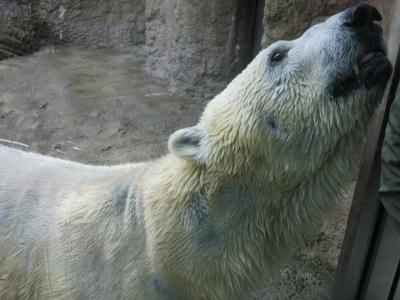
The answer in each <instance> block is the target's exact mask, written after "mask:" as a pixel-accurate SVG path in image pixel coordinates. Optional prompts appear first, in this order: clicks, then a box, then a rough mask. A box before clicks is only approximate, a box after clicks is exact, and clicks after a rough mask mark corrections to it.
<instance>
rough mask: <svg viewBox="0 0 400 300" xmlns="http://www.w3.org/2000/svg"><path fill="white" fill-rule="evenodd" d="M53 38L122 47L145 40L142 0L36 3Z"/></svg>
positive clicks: (81, 0)
mask: <svg viewBox="0 0 400 300" xmlns="http://www.w3.org/2000/svg"><path fill="white" fill-rule="evenodd" d="M37 1H39V2H38V7H37V9H38V11H39V15H40V18H41V19H43V20H46V23H47V24H48V26H49V29H50V32H51V34H52V37H53V39H55V40H57V41H64V42H69V43H76V44H81V45H87V46H91V47H121V46H132V45H137V44H140V43H143V42H144V40H145V18H144V11H145V6H144V0H118V1H110V0H97V1H93V0H37Z"/></svg>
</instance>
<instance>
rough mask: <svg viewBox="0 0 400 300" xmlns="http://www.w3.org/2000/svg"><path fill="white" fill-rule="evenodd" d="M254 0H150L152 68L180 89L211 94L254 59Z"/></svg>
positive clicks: (148, 27) (148, 20)
mask: <svg viewBox="0 0 400 300" xmlns="http://www.w3.org/2000/svg"><path fill="white" fill-rule="evenodd" d="M254 16H255V1H240V0H204V1H198V0H197V1H195V0H192V1H188V0H186V1H185V0H146V46H147V49H148V63H147V68H148V70H149V71H150V73H151V74H153V75H154V76H155V77H157V78H160V79H164V80H167V81H168V82H169V85H170V87H171V88H172V89H173V90H175V91H185V92H188V93H189V94H191V95H195V96H199V97H205V98H208V97H210V96H213V95H215V94H216V93H217V92H219V91H221V90H222V89H223V88H224V87H225V86H226V84H227V83H228V82H229V81H230V80H231V79H232V78H233V77H234V76H235V75H236V74H237V73H239V72H240V71H241V70H242V69H243V68H244V67H245V66H246V65H247V63H248V62H249V61H250V59H251V47H252V39H253V27H254Z"/></svg>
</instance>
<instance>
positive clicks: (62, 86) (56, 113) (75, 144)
mask: <svg viewBox="0 0 400 300" xmlns="http://www.w3.org/2000/svg"><path fill="white" fill-rule="evenodd" d="M143 53H144V52H143V51H142V49H141V48H140V47H138V48H129V49H124V50H115V49H113V50H111V49H96V50H88V49H84V48H78V47H68V48H54V47H49V48H46V49H43V50H41V51H40V52H38V53H36V54H35V55H31V56H25V57H18V58H13V59H8V60H5V61H2V62H0V143H1V144H4V145H7V146H10V147H16V148H20V149H23V150H27V151H34V152H39V153H42V154H47V155H51V156H56V157H60V158H64V159H70V160H75V161H80V162H84V163H91V164H103V165H109V164H117V163H124V162H133V161H143V160H149V159H153V158H156V157H159V156H161V155H163V154H165V153H166V152H167V146H166V145H167V140H168V137H169V135H170V134H171V133H173V132H174V131H175V130H176V129H178V128H183V127H187V126H191V125H194V124H195V123H196V122H197V119H198V117H199V116H200V113H201V111H202V110H203V108H204V106H205V104H206V102H205V101H202V100H199V99H193V98H190V97H185V96H177V95H174V94H171V93H170V92H168V91H167V89H166V87H165V86H163V85H162V84H160V83H157V82H155V81H154V80H152V79H151V78H150V77H149V76H148V75H147V74H146V73H145V72H143V63H144V55H143ZM351 195H352V188H351V186H350V187H349V191H348V192H347V193H344V195H343V197H340V199H339V200H338V205H337V206H336V208H335V210H334V211H332V212H331V214H330V215H329V216H327V217H326V220H325V222H324V225H323V226H322V230H321V231H320V232H319V233H316V239H315V240H313V241H311V242H310V243H309V244H308V245H307V247H306V248H304V249H299V251H297V254H296V256H295V257H294V259H293V260H292V261H291V262H290V263H289V264H288V265H287V267H286V268H285V269H283V271H282V272H281V273H280V275H278V276H277V278H276V280H274V281H273V282H270V283H266V285H265V288H264V289H263V290H262V291H261V292H259V293H256V294H257V296H254V299H259V300H261V299H263V300H267V299H268V300H278V299H298V300H309V299H310V300H312V299H322V298H318V297H320V296H327V295H329V288H330V286H331V284H332V281H333V274H334V270H335V267H336V264H337V259H338V255H339V252H340V248H341V243H342V239H343V235H344V230H345V228H346V223H347V216H348V212H349V207H350V203H351Z"/></svg>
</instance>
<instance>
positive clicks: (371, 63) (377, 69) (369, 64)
mask: <svg viewBox="0 0 400 300" xmlns="http://www.w3.org/2000/svg"><path fill="white" fill-rule="evenodd" d="M392 70H393V68H392V65H391V63H390V61H389V59H388V58H387V56H386V53H385V51H384V50H383V49H379V50H377V51H371V52H368V53H366V54H364V55H363V56H362V57H361V58H360V59H359V60H358V61H357V62H354V63H353V65H352V68H351V71H350V72H348V73H347V74H346V75H345V76H339V78H338V79H337V80H335V81H334V82H333V84H332V89H331V94H332V96H333V97H335V98H336V97H340V96H346V95H348V94H349V93H351V92H352V91H354V90H355V89H357V88H360V87H361V88H365V89H371V88H373V87H375V86H382V85H383V84H385V83H386V82H387V80H388V79H389V77H390V75H391V73H392Z"/></svg>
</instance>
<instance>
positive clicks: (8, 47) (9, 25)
mask: <svg viewBox="0 0 400 300" xmlns="http://www.w3.org/2000/svg"><path fill="white" fill-rule="evenodd" d="M46 35H47V31H46V28H45V26H43V24H42V23H41V22H40V20H38V19H37V18H36V17H35V13H34V9H33V2H32V1H22V0H20V1H15V0H2V1H0V59H4V58H7V57H11V56H14V55H22V54H28V53H31V52H33V51H35V50H37V49H38V48H39V46H40V42H41V40H42V39H43V38H44V37H45V36H46Z"/></svg>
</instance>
